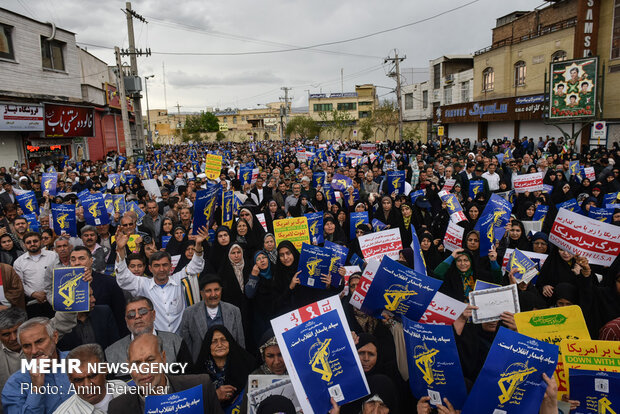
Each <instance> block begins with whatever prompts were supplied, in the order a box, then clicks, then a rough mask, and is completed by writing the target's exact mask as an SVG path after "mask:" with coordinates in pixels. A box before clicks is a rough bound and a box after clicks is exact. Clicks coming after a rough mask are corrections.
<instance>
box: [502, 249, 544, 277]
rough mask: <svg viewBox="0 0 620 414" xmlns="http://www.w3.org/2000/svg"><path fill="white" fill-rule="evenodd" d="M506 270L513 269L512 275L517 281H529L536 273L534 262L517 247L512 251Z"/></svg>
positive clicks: (510, 270)
mask: <svg viewBox="0 0 620 414" xmlns="http://www.w3.org/2000/svg"><path fill="white" fill-rule="evenodd" d="M507 270H508V272H512V271H513V270H514V271H515V273H514V274H513V276H514V278H515V280H516V281H517V282H518V283H530V281H531V280H532V279H533V278H534V276H536V275H538V267H537V266H536V263H535V262H534V261H533V260H532V259H530V258H529V257H527V256H526V255H525V254H524V253H523V252H522V251H521V250H519V249H514V250H513V251H512V254H511V255H510V259H509V260H508V269H507Z"/></svg>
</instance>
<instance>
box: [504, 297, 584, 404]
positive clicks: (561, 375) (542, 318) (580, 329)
mask: <svg viewBox="0 0 620 414" xmlns="http://www.w3.org/2000/svg"><path fill="white" fill-rule="evenodd" d="M515 323H516V325H517V330H518V331H519V333H522V334H524V335H527V336H530V337H532V338H535V339H539V340H541V341H545V342H547V343H550V344H555V345H558V346H560V344H561V343H562V341H565V340H583V339H586V340H589V339H590V333H589V332H588V327H587V325H586V321H585V319H584V318H583V313H582V312H581V308H580V307H579V306H577V305H573V306H563V307H561V308H550V309H542V310H535V311H531V312H521V313H516V314H515ZM554 375H555V381H556V382H557V384H558V400H561V399H562V395H564V394H567V393H568V370H567V369H565V365H564V358H563V353H562V347H560V355H559V357H558V365H557V367H556V369H555V374H554Z"/></svg>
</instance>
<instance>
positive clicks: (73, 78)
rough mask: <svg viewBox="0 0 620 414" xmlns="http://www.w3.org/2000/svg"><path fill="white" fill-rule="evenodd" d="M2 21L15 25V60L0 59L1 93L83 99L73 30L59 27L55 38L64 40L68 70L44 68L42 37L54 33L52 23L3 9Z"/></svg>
mask: <svg viewBox="0 0 620 414" xmlns="http://www.w3.org/2000/svg"><path fill="white" fill-rule="evenodd" d="M0 22H1V23H3V24H6V25H8V26H12V27H13V32H12V41H13V47H14V50H15V61H7V60H6V59H2V60H0V95H4V96H6V97H16V98H20V97H26V98H38V97H42V96H47V97H49V98H54V99H59V100H72V101H81V99H82V91H81V88H80V81H79V79H80V77H81V72H80V65H79V62H78V56H77V47H76V45H75V35H74V34H73V33H70V32H67V31H64V30H62V29H58V28H57V29H56V34H55V39H56V40H58V41H61V42H64V43H65V47H64V48H63V58H64V64H65V71H64V72H59V71H52V70H48V69H44V68H43V64H42V59H41V36H45V37H48V36H50V35H51V33H52V28H51V26H50V25H47V24H43V23H39V22H37V21H34V20H31V19H28V18H26V17H23V16H20V15H17V14H13V13H11V12H8V11H6V10H0Z"/></svg>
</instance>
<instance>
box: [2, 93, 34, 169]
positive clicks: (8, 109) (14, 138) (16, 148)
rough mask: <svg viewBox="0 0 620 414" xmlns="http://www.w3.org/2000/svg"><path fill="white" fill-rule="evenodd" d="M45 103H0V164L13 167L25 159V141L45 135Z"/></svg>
mask: <svg viewBox="0 0 620 414" xmlns="http://www.w3.org/2000/svg"><path fill="white" fill-rule="evenodd" d="M43 120H44V110H43V105H37V104H32V103H6V104H1V105H0V166H2V167H7V168H8V167H11V166H13V165H14V164H15V162H17V163H21V162H22V161H23V160H24V159H25V156H24V154H25V152H26V149H25V147H24V146H23V143H24V142H25V141H27V140H28V139H30V138H38V137H41V136H42V135H43V124H44V122H43Z"/></svg>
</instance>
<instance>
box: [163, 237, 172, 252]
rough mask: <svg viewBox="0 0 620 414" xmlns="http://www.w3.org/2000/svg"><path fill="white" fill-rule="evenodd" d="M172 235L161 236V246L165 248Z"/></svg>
mask: <svg viewBox="0 0 620 414" xmlns="http://www.w3.org/2000/svg"><path fill="white" fill-rule="evenodd" d="M171 238H172V236H161V248H162V249H165V248H166V246H168V242H169V241H170V239H171Z"/></svg>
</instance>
